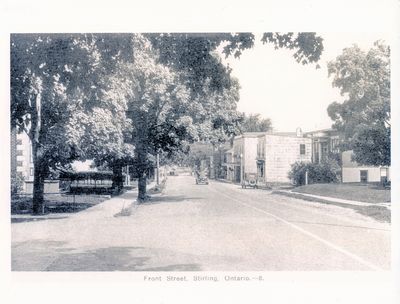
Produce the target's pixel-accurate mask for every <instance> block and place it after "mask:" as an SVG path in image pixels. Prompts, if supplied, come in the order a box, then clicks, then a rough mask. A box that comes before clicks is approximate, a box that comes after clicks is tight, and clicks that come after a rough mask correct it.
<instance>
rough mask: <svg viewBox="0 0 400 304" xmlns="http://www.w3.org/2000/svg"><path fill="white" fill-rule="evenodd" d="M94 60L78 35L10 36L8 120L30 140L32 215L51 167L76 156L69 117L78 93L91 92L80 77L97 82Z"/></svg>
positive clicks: (40, 208)
mask: <svg viewBox="0 0 400 304" xmlns="http://www.w3.org/2000/svg"><path fill="white" fill-rule="evenodd" d="M97 63H98V52H96V49H95V48H94V46H93V45H92V44H90V43H89V42H88V41H87V40H85V37H84V36H83V35H77V36H73V35H62V36H60V35H25V34H15V35H12V36H11V123H12V124H13V125H16V126H17V127H18V129H19V130H20V131H21V130H24V131H25V132H26V133H27V134H28V136H29V138H30V140H31V143H32V156H33V157H32V158H33V163H34V191H33V212H34V213H41V212H42V211H43V188H44V179H45V178H46V177H47V176H48V174H49V173H50V168H55V167H56V166H62V165H64V164H66V163H69V162H70V161H71V160H72V159H74V158H76V157H77V151H76V147H77V140H78V138H77V137H75V136H74V135H75V134H74V132H69V127H70V126H71V125H72V122H71V120H70V118H71V116H72V115H73V113H74V112H75V110H76V109H77V108H79V107H80V104H81V102H82V99H81V95H82V94H83V93H82V92H85V94H86V95H87V96H92V94H95V90H94V89H93V88H92V86H91V84H89V83H88V82H84V81H82V79H92V80H94V82H96V79H95V76H97V75H98V74H97V73H95V70H96V65H97ZM67 96H68V97H67Z"/></svg>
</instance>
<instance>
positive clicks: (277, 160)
mask: <svg viewBox="0 0 400 304" xmlns="http://www.w3.org/2000/svg"><path fill="white" fill-rule="evenodd" d="M299 161H302V162H311V139H310V138H307V137H304V136H303V135H302V134H301V133H300V134H296V133H282V134H279V133H276V134H263V135H259V136H258V138H257V155H256V165H257V179H258V182H259V183H261V184H268V183H290V182H291V181H290V179H289V177H288V173H289V171H290V169H291V165H292V164H294V163H295V162H299Z"/></svg>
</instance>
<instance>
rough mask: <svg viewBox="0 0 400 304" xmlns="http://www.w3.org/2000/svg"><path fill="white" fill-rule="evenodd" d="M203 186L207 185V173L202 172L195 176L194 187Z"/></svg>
mask: <svg viewBox="0 0 400 304" xmlns="http://www.w3.org/2000/svg"><path fill="white" fill-rule="evenodd" d="M199 184H203V185H208V177H207V173H206V172H204V171H202V172H198V173H197V174H196V185H199Z"/></svg>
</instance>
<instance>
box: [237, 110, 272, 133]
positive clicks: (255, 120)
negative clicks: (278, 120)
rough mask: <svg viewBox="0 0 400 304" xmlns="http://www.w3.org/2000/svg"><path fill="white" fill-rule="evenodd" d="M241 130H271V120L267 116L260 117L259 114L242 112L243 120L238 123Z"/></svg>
mask: <svg viewBox="0 0 400 304" xmlns="http://www.w3.org/2000/svg"><path fill="white" fill-rule="evenodd" d="M240 130H241V131H242V132H268V131H271V130H272V122H271V119H269V118H262V117H261V114H249V115H246V114H245V113H243V120H242V122H241V124H240Z"/></svg>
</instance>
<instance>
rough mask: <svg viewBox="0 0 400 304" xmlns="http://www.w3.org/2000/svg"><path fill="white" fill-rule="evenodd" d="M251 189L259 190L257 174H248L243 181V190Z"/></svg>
mask: <svg viewBox="0 0 400 304" xmlns="http://www.w3.org/2000/svg"><path fill="white" fill-rule="evenodd" d="M247 187H251V188H254V189H256V188H257V174H255V173H246V174H245V175H244V178H243V180H242V188H247Z"/></svg>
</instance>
